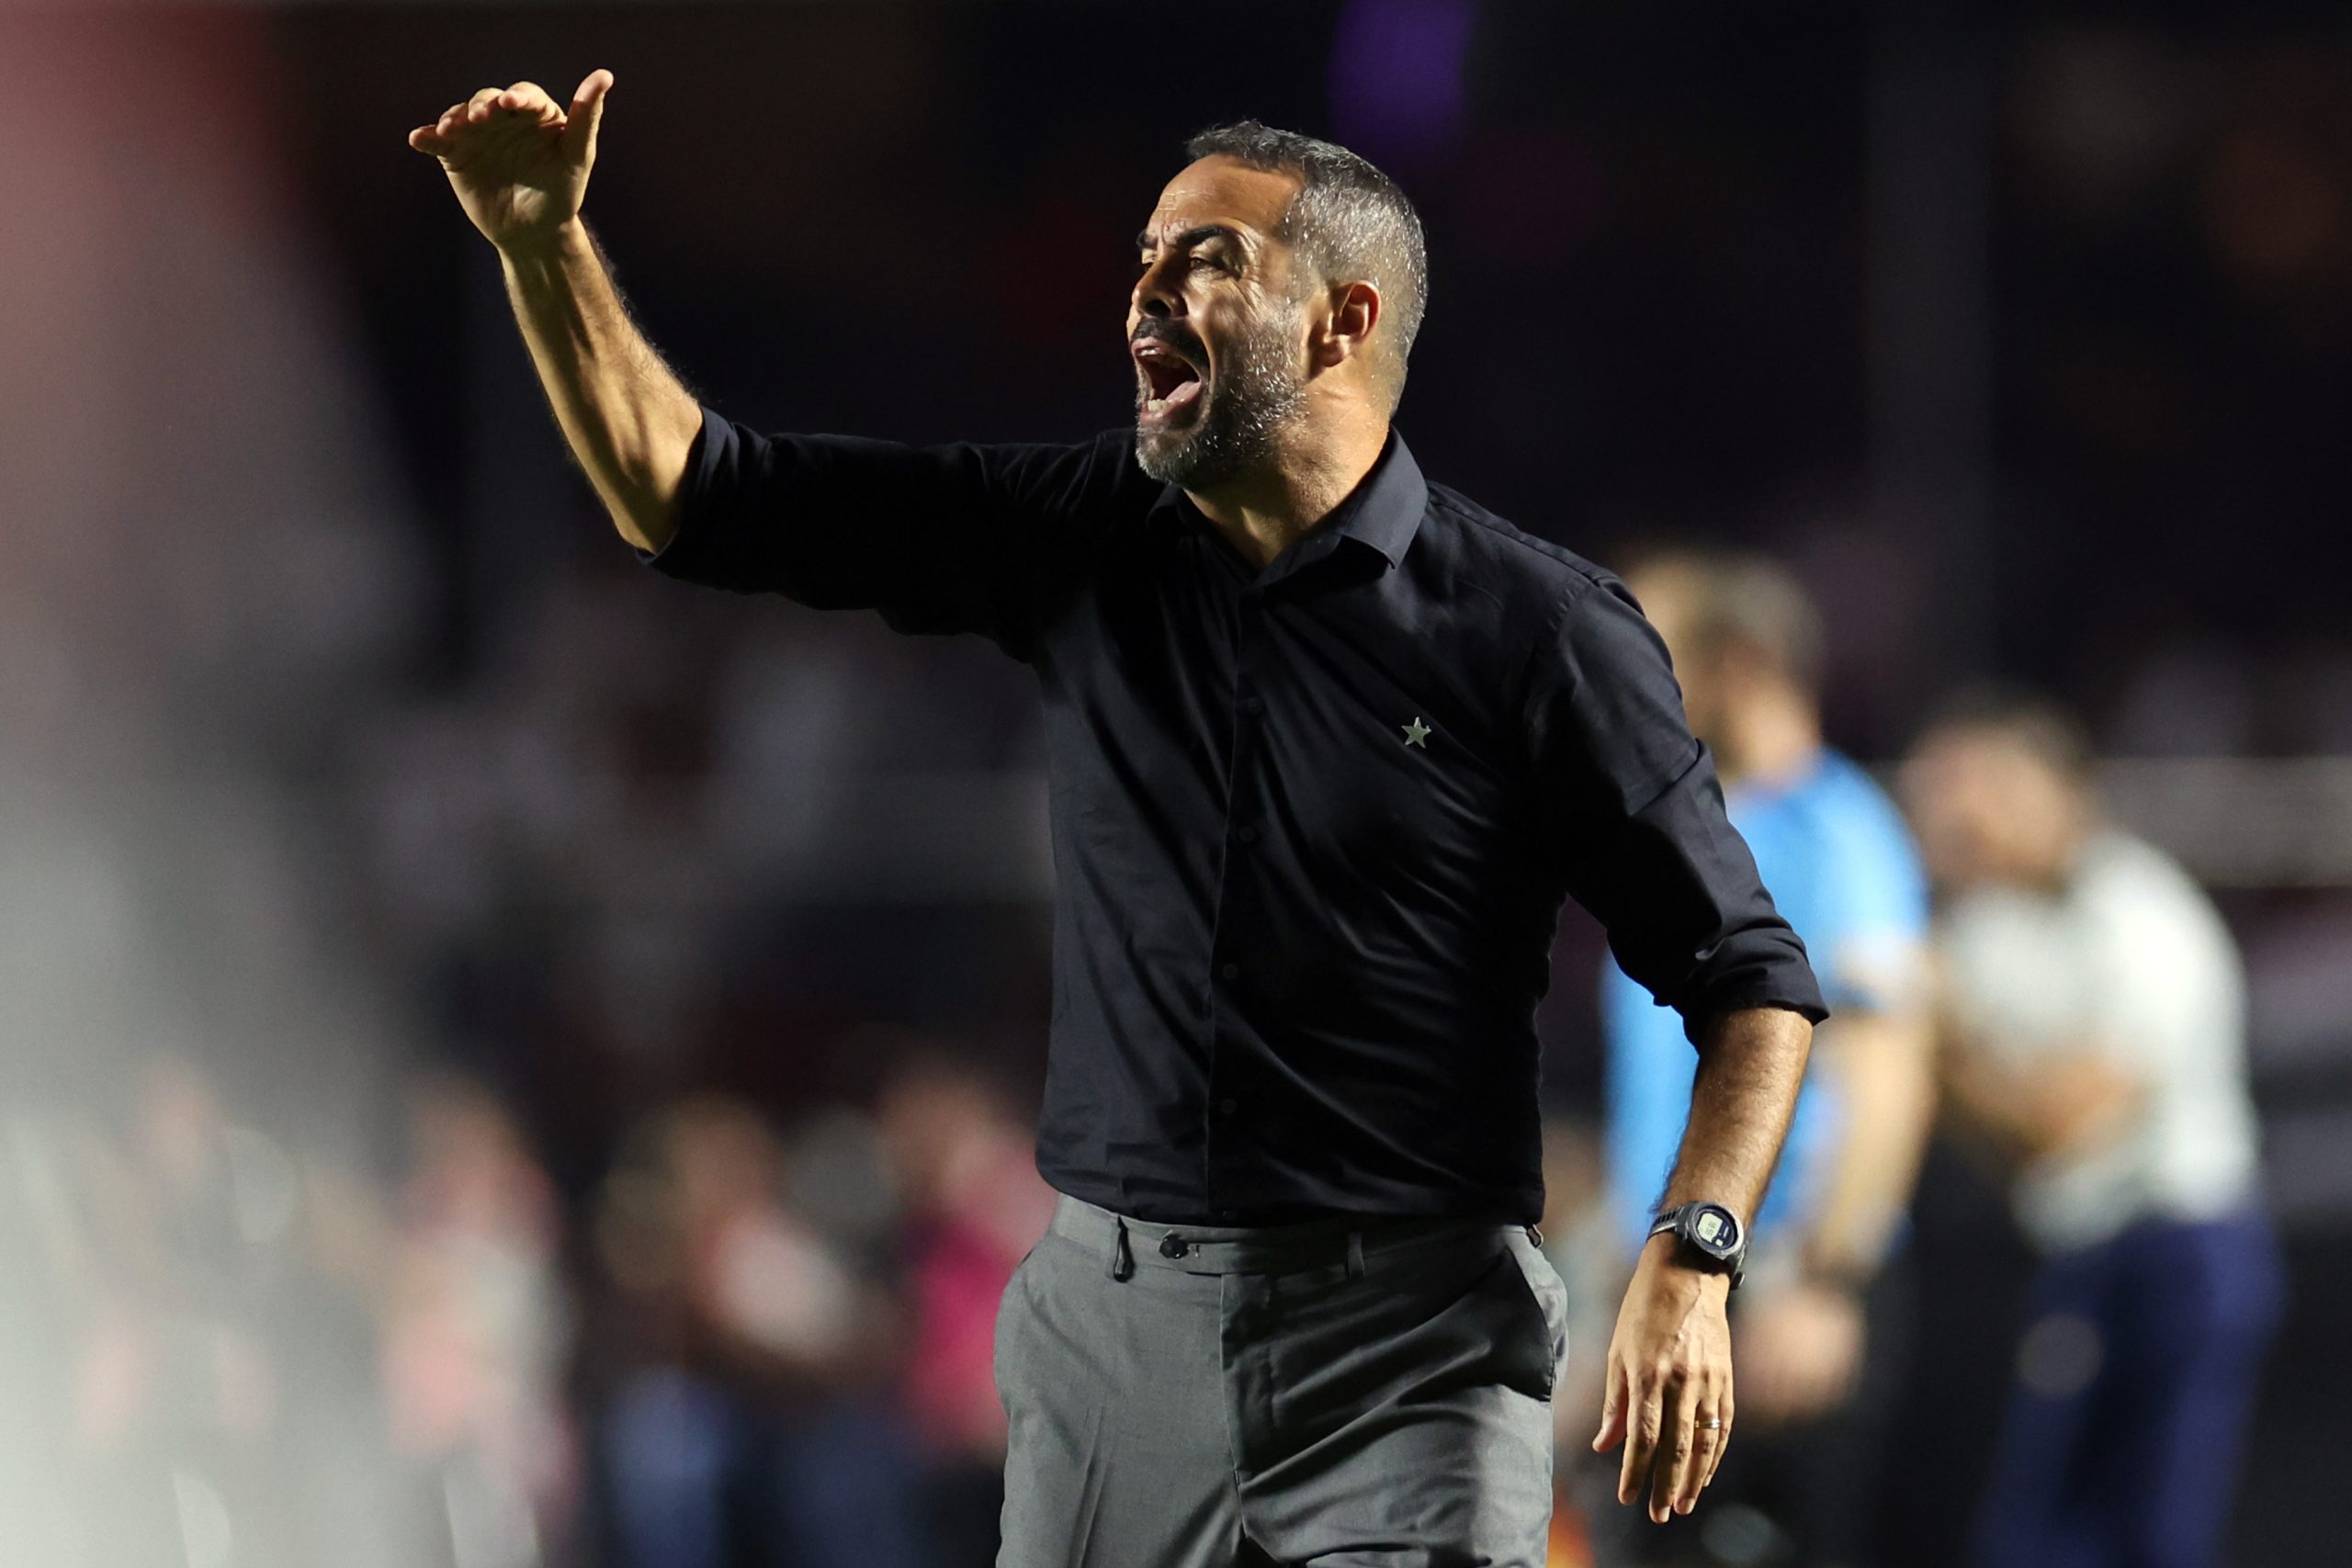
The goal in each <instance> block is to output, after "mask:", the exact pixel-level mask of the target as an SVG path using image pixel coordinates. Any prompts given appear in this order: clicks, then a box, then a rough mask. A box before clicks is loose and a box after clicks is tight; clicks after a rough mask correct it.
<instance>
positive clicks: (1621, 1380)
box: [1592, 1235, 1732, 1524]
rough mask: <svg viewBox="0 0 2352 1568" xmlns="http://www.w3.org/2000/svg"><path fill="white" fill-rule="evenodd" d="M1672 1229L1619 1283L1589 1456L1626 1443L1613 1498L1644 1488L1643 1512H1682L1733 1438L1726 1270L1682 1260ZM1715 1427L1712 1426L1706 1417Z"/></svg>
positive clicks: (1663, 1515)
mask: <svg viewBox="0 0 2352 1568" xmlns="http://www.w3.org/2000/svg"><path fill="white" fill-rule="evenodd" d="M1676 1247H1677V1244H1676V1242H1675V1238H1674V1237H1673V1236H1671V1235H1664V1236H1654V1237H1652V1238H1651V1239H1650V1243H1649V1245H1648V1246H1647V1247H1644V1248H1643V1249H1642V1260H1641V1264H1640V1266H1639V1267H1638V1268H1636V1269H1634V1280H1633V1283H1632V1284H1631V1285H1629V1286H1627V1287H1626V1290H1625V1304H1624V1305H1623V1307H1622V1308H1621V1309H1620V1310H1619V1312H1618V1314H1617V1332H1616V1334H1615V1335H1614V1336H1613V1337H1611V1339H1610V1341H1609V1362H1608V1365H1607V1367H1606V1368H1605V1369H1604V1370H1603V1371H1602V1373H1601V1376H1602V1384H1601V1386H1602V1393H1601V1405H1600V1433H1599V1435H1598V1436H1596V1437H1595V1438H1593V1439H1592V1447H1593V1450H1594V1451H1595V1452H1596V1453H1607V1452H1608V1451H1609V1450H1611V1449H1612V1448H1615V1447H1616V1446H1617V1445H1618V1444H1619V1443H1623V1444H1624V1445H1625V1461H1624V1465H1623V1469H1622V1470H1621V1471H1620V1472H1619V1473H1618V1477H1617V1500H1618V1501H1619V1502H1620V1503H1632V1502H1634V1501H1635V1500H1636V1499H1637V1498H1639V1497H1640V1495H1641V1494H1642V1488H1643V1487H1644V1486H1645V1484H1646V1485H1647V1486H1648V1488H1649V1494H1650V1496H1649V1516H1650V1517H1651V1518H1652V1519H1654V1520H1656V1521H1657V1523H1659V1524H1664V1523H1665V1522H1666V1521H1667V1518H1668V1516H1669V1515H1670V1514H1677V1513H1680V1514H1688V1513H1689V1512H1690V1511H1691V1509H1692V1508H1693V1507H1694V1506H1697V1505H1698V1501H1699V1493H1700V1491H1701V1489H1702V1488H1703V1487H1704V1486H1705V1485H1706V1484H1707V1483H1708V1482H1710V1481H1712V1480H1713V1479H1714V1475H1715V1467H1716V1466H1718V1465H1720V1464H1721V1463H1722V1462H1723V1457H1724V1448H1725V1447H1726V1446H1728V1444H1729V1443H1730V1441H1731V1417H1732V1390H1731V1327H1730V1325H1729V1324H1728V1323H1726V1322H1725V1321H1724V1298H1725V1297H1726V1296H1727V1295H1729V1294H1730V1293H1731V1280H1730V1277H1729V1276H1728V1275H1724V1274H1719V1273H1712V1272H1708V1271H1705V1270H1703V1269H1697V1268H1693V1267H1692V1266H1691V1265H1690V1264H1689V1263H1687V1262H1684V1261H1682V1260H1680V1258H1679V1257H1678V1254H1677V1250H1676ZM1718 1422H1719V1423H1721V1425H1711V1424H1712V1423H1718Z"/></svg>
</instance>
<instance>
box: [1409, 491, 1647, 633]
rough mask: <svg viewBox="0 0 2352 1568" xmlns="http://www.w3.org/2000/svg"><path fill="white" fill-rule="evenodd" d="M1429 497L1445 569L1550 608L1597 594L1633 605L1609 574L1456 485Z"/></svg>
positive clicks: (1431, 527)
mask: <svg viewBox="0 0 2352 1568" xmlns="http://www.w3.org/2000/svg"><path fill="white" fill-rule="evenodd" d="M1429 491H1430V504H1429V513H1428V517H1427V519H1426V524H1425V526H1426V527H1427V529H1428V531H1429V534H1430V544H1431V546H1432V551H1431V553H1432V555H1433V556H1436V557H1438V558H1442V561H1443V562H1444V564H1446V565H1448V566H1451V567H1453V569H1455V570H1463V571H1476V572H1478V573H1481V574H1483V575H1485V576H1487V578H1489V579H1490V580H1491V581H1494V582H1496V583H1497V584H1498V585H1503V584H1509V585H1511V586H1514V587H1516V588H1517V589H1518V590H1519V591H1520V592H1521V593H1523V594H1526V595H1529V596H1531V597H1533V598H1536V599H1540V600H1542V601H1543V602H1544V603H1547V604H1566V603H1568V602H1571V601H1574V600H1577V599H1579V598H1582V597H1584V596H1585V595H1588V594H1589V593H1591V592H1594V591H1596V590H1600V591H1603V592H1611V593H1613V594H1615V595H1618V596H1621V597H1623V600H1624V602H1625V603H1627V604H1631V603H1632V596H1631V595H1630V594H1628V593H1626V592H1625V586H1624V584H1623V583H1622V582H1620V581H1618V580H1617V578H1616V576H1615V575H1614V574H1613V573H1611V571H1609V570H1607V569H1606V568H1604V567H1601V566H1599V565H1597V564H1595V563H1594V562H1592V561H1589V560H1587V559H1586V558H1584V557H1582V556H1580V555H1577V553H1576V552H1575V551H1573V550H1570V549H1567V548H1566V547H1562V546H1560V545H1555V544H1554V543H1553V542H1552V541H1551V540H1549V539H1544V538H1539V537H1537V536H1535V535H1533V534H1531V533H1528V532H1527V531H1526V530H1525V529H1523V528H1521V527H1519V526H1518V525H1516V524H1513V523H1511V522H1510V520H1508V519H1507V518H1504V517H1500V516H1498V515H1497V514H1496V513H1493V512H1490V511H1488V510H1487V508H1486V507H1483V506H1481V505H1479V504H1478V503H1477V502H1475V501H1472V500H1471V499H1470V498H1469V497H1468V496H1465V495H1464V494H1463V493H1462V492H1461V491H1457V490H1455V489H1453V487H1452V486H1450V485H1442V484H1437V483H1431V484H1430V487H1429Z"/></svg>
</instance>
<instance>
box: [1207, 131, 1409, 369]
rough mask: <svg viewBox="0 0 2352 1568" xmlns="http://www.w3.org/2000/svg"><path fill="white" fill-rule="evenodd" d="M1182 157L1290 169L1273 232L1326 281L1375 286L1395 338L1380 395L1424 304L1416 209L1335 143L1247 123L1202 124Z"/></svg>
mask: <svg viewBox="0 0 2352 1568" xmlns="http://www.w3.org/2000/svg"><path fill="white" fill-rule="evenodd" d="M1184 155H1185V156H1186V157H1188V158H1190V159H1192V160H1193V161H1194V162H1196V163H1197V162H1198V161H1199V160H1201V159H1203V158H1230V159H1232V160H1233V161H1234V162H1236V163H1238V164H1244V165H1246V166H1247V167H1249V168H1252V169H1260V170H1263V171H1264V172H1266V173H1268V174H1288V175H1297V176H1298V178H1299V191H1298V195H1297V196H1296V197H1293V198H1292V201H1291V204H1290V209H1289V210H1288V211H1287V212H1285V213H1283V223H1282V229H1281V230H1280V231H1279V237H1280V238H1281V239H1283V241H1284V242H1286V243H1289V244H1291V245H1293V246H1295V247H1296V248H1297V250H1298V252H1299V254H1302V255H1304V256H1306V259H1307V260H1308V261H1309V262H1311V263H1313V264H1314V265H1315V267H1316V269H1317V271H1319V272H1320V273H1322V275H1323V276H1325V277H1327V278H1332V279H1336V280H1340V281H1343V282H1354V281H1357V280H1359V279H1361V280H1363V281H1365V282H1368V283H1370V284H1371V285H1372V286H1373V287H1374V288H1377V289H1379V290H1380V301H1381V305H1382V308H1383V319H1384V320H1385V322H1386V323H1387V326H1388V329H1389V331H1390V332H1391V333H1395V336H1394V337H1393V338H1392V339H1391V340H1390V341H1391V343H1392V344H1394V346H1395V349H1396V358H1395V361H1394V363H1393V366H1392V367H1390V369H1389V381H1390V389H1389V401H1390V404H1391V405H1392V406H1394V404H1395V402H1396V400H1397V397H1398V396H1400V395H1401V394H1402V392H1403V390H1404V387H1405V361H1406V358H1407V356H1408V355H1410V354H1411V353H1412V352H1413V339H1414V337H1415V336H1416V335H1418V334H1419V332H1420V330H1421V315H1422V312H1423V311H1425V310H1428V308H1429V300H1430V261H1429V248H1428V245H1427V244H1426V243H1424V241H1423V239H1422V237H1421V219H1420V214H1419V213H1418V212H1415V211H1414V210H1413V204H1412V202H1411V201H1410V200H1409V199H1408V197H1406V195H1405V192H1404V190H1403V188H1402V187H1400V186H1398V185H1397V182H1396V181H1395V180H1392V179H1390V178H1389V177H1388V176H1387V175H1384V174H1382V173H1381V172H1380V171H1379V170H1378V169H1376V168H1374V166H1373V165H1372V163H1371V161H1370V160H1368V159H1366V158H1364V157H1363V156H1361V155H1359V154H1357V153H1354V152H1349V151H1348V150H1347V149H1346V148H1344V147H1342V146H1340V145H1339V144H1338V143H1337V142H1332V141H1317V139H1316V138H1314V137H1312V136H1302V135H1300V134H1299V133H1298V132H1296V131H1295V130H1275V129H1274V128H1273V127H1272V126H1269V125H1261V124H1260V123H1259V122H1258V121H1256V120H1254V119H1243V120H1236V121H1234V122H1233V123H1232V124H1230V125H1216V126H1211V127H1210V128H1209V129H1208V130H1204V131H1202V132H1201V133H1200V134H1199V135H1198V136H1195V137H1193V139H1192V140H1191V141H1187V142H1185V143H1184Z"/></svg>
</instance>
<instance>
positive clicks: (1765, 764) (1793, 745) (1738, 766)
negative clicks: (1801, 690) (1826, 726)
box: [1715, 687, 1821, 784]
mask: <svg viewBox="0 0 2352 1568" xmlns="http://www.w3.org/2000/svg"><path fill="white" fill-rule="evenodd" d="M1818 750H1821V719H1820V716H1818V715H1817V714H1815V712H1814V710H1813V705H1812V704H1811V703H1810V702H1809V701H1807V700H1806V699H1805V698H1804V697H1803V696H1801V695H1799V694H1797V693H1795V692H1793V691H1791V690H1789V689H1788V688H1786V687H1774V688H1771V689H1770V690H1768V691H1766V692H1763V693H1759V694H1758V695H1757V696H1755V697H1754V698H1753V699H1751V700H1750V701H1747V702H1745V703H1742V704H1740V705H1739V706H1738V708H1737V710H1736V712H1735V713H1734V715H1733V716H1732V721H1731V722H1730V723H1729V724H1727V725H1725V726H1724V736H1723V739H1722V741H1721V743H1720V744H1719V745H1718V746H1717V748H1716V751H1715V767H1716V773H1717V775H1718V776H1719V777H1720V778H1721V779H1722V781H1723V783H1724V784H1738V783H1744V782H1748V781H1752V780H1760V781H1763V782H1765V783H1771V782H1773V781H1776V780H1780V779H1783V778H1786V777H1788V776H1789V775H1790V774H1792V773H1795V772H1796V771H1797V770H1798V769H1800V768H1802V767H1804V764H1805V762H1806V761H1808V760H1809V759H1810V758H1811V757H1812V756H1813V754H1814V753H1815V751H1818Z"/></svg>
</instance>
